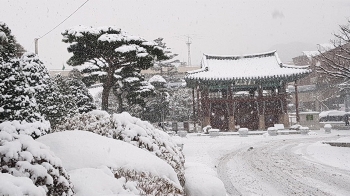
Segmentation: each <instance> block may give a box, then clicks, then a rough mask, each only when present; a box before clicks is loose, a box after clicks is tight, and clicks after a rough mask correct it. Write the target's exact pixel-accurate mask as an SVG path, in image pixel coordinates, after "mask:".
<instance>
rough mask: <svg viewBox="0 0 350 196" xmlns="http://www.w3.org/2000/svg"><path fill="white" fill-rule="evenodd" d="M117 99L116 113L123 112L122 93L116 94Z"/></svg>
mask: <svg viewBox="0 0 350 196" xmlns="http://www.w3.org/2000/svg"><path fill="white" fill-rule="evenodd" d="M116 96H117V99H118V110H117V111H118V113H122V112H124V108H123V98H122V94H118V95H116Z"/></svg>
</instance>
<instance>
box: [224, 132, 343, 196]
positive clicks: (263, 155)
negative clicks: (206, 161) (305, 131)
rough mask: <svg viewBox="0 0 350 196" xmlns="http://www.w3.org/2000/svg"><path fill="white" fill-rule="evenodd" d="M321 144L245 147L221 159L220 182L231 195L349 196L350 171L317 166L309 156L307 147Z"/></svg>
mask: <svg viewBox="0 0 350 196" xmlns="http://www.w3.org/2000/svg"><path fill="white" fill-rule="evenodd" d="M320 140H323V138H307V139H286V140H272V141H268V142H262V143H257V144H254V145H252V146H242V147H241V148H240V149H238V150H236V151H233V152H231V153H229V154H226V155H225V156H223V157H222V158H221V159H220V162H219V164H218V168H217V172H218V175H219V178H220V179H221V180H222V181H223V182H224V184H225V188H226V190H227V192H228V193H229V194H230V195H278V196H279V195H317V196H322V195H350V172H349V171H347V170H342V169H338V168H335V167H332V166H328V165H323V164H321V163H318V162H316V161H314V160H313V159H312V157H311V156H310V155H309V154H308V153H307V147H308V145H310V144H312V143H314V142H317V141H320ZM296 151H298V152H301V153H295V152H296Z"/></svg>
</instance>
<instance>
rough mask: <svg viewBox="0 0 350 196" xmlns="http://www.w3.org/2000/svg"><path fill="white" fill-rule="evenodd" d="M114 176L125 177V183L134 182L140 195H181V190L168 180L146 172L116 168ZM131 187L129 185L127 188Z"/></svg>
mask: <svg viewBox="0 0 350 196" xmlns="http://www.w3.org/2000/svg"><path fill="white" fill-rule="evenodd" d="M114 173H115V174H114V175H115V177H116V178H118V179H120V178H125V180H126V182H125V184H129V186H130V184H131V185H132V184H134V187H135V188H136V189H137V190H138V191H139V194H140V195H159V196H162V195H182V194H183V192H182V190H181V189H179V188H178V187H176V186H174V185H173V184H172V183H170V182H169V181H168V180H166V179H164V178H162V177H159V176H154V175H152V174H150V173H148V172H137V171H135V170H127V169H122V168H121V169H118V170H115V171H114ZM129 189H131V187H130V188H129Z"/></svg>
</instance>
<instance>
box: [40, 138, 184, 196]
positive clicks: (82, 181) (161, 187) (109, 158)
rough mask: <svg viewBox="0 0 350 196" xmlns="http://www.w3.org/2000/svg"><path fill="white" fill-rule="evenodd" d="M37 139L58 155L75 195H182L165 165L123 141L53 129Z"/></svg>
mask: <svg viewBox="0 0 350 196" xmlns="http://www.w3.org/2000/svg"><path fill="white" fill-rule="evenodd" d="M38 141H39V142H42V143H43V144H45V145H47V146H49V147H50V149H51V150H52V151H53V152H54V153H55V154H56V155H57V156H58V157H60V158H61V160H62V162H63V165H64V166H65V168H66V169H67V171H68V174H69V175H70V176H71V181H72V183H73V185H74V191H75V192H76V194H77V195H78V196H80V195H82V196H90V195H91V196H95V195H119V194H134V195H183V188H182V187H181V185H180V182H179V180H178V178H177V174H176V173H175V171H174V169H173V168H172V167H171V166H170V165H169V164H167V163H166V162H165V161H164V160H162V159H160V158H158V157H157V156H154V155H152V154H151V153H149V152H147V151H145V150H142V149H140V148H138V147H135V146H134V145H131V144H129V143H127V142H123V141H120V140H115V139H112V138H107V137H105V136H100V135H98V134H95V133H91V132H88V131H63V132H56V133H52V134H48V135H45V136H43V137H40V138H39V139H38Z"/></svg>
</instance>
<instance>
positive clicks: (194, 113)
mask: <svg viewBox="0 0 350 196" xmlns="http://www.w3.org/2000/svg"><path fill="white" fill-rule="evenodd" d="M194 88H195V87H193V88H192V105H193V123H194V129H195V130H197V129H196V124H197V123H196V101H195V99H194V97H195V96H194Z"/></svg>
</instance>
